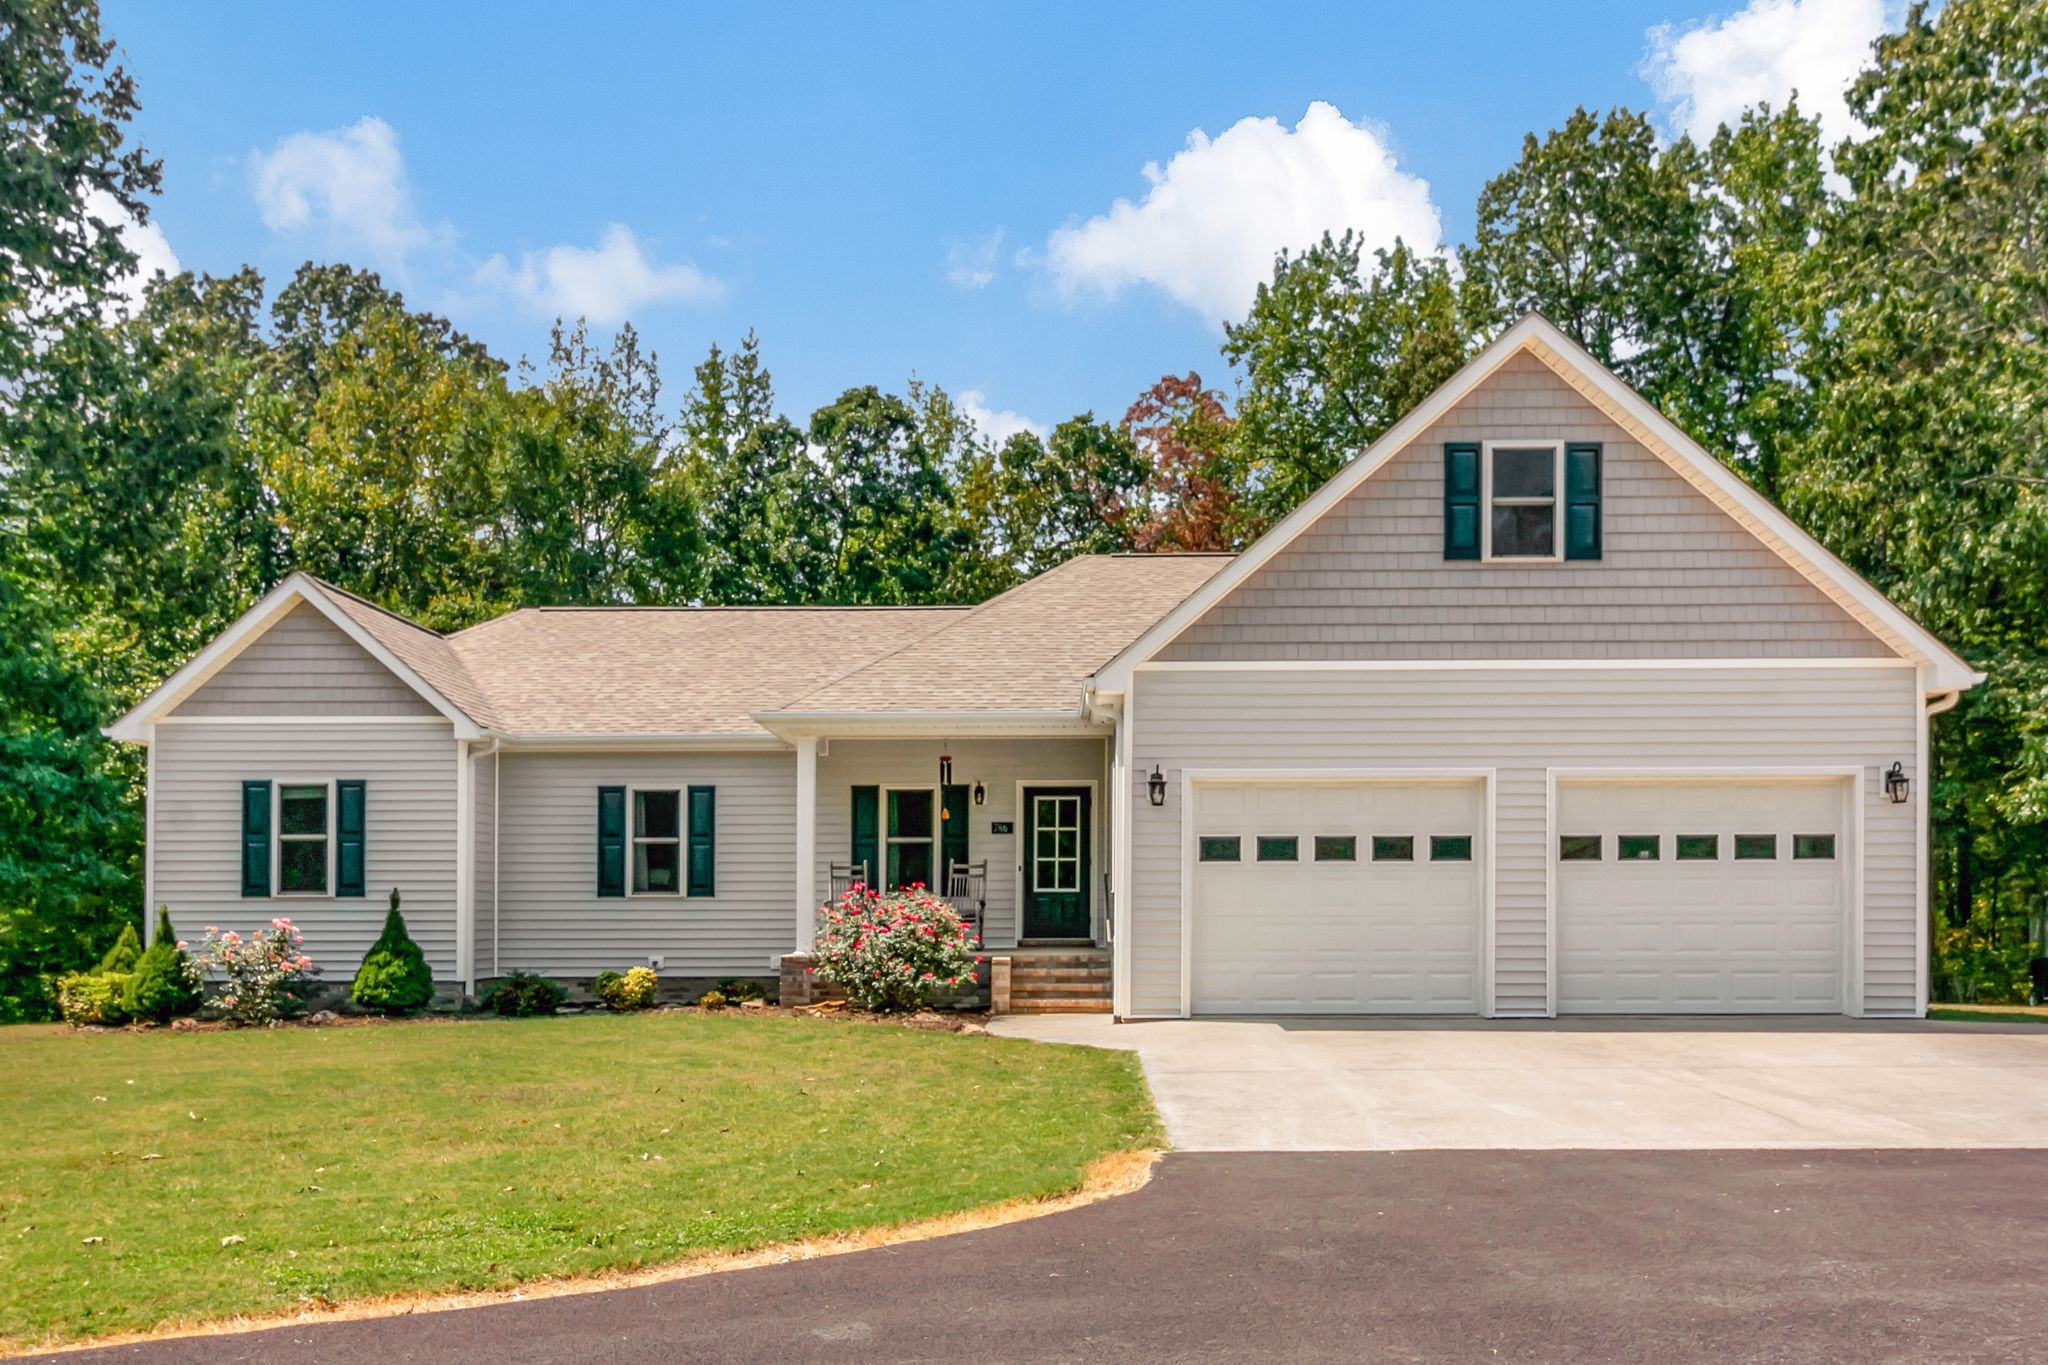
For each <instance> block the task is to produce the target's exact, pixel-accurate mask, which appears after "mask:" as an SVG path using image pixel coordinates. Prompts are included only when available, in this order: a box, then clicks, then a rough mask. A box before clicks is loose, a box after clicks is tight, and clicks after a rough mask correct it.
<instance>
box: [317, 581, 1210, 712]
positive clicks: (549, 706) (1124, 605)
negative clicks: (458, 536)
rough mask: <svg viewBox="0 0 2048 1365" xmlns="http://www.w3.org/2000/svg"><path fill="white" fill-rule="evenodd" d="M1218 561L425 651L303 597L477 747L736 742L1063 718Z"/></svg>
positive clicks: (648, 620) (632, 616)
mask: <svg viewBox="0 0 2048 1365" xmlns="http://www.w3.org/2000/svg"><path fill="white" fill-rule="evenodd" d="M1229 558H1230V557H1229V556H1228V555H1086V556H1082V557H1080V558H1078V559H1072V560H1069V561H1067V562H1066V563H1065V564H1062V565H1061V566H1059V567H1058V568H1056V569H1053V570H1051V571H1049V572H1047V573H1043V574H1040V575H1039V576H1038V577H1037V578H1034V579H1032V580H1031V581H1030V582H1028V583H1023V584H1020V585H1019V586H1017V587H1015V588H1012V589H1011V590H1010V591H1008V592H1006V593H1004V594H1002V595H1001V596H1000V597H995V598H991V599H990V600H989V601H987V602H983V603H982V604H981V605H979V606H975V607H529V608H526V609H524V610H521V611H515V612H512V613H510V614H509V615H506V616H500V617H498V618H496V619H495V620H491V621H486V622H484V623H483V624H481V625H477V626H472V627H470V628H469V629H468V630H464V631H459V632H457V633H455V634H453V635H445V636H444V635H438V634H436V633H435V632H433V631H431V630H428V629H426V628H425V627H423V626H418V625H415V624H413V623H412V622H410V621H408V620H406V619H405V618H403V617H401V616H397V615H394V614H393V613H391V612H388V611H386V610H384V609H383V608H382V607H379V606H377V605H375V604H374V603H371V602H367V601H365V600H363V599H362V598H360V597H357V596H355V595H354V594H353V593H349V592H344V591H343V590H342V589H340V588H337V587H335V586H333V585H332V584H330V583H322V582H320V581H319V580H317V579H315V580H313V582H314V585H315V586H316V587H317V588H318V589H319V590H320V591H321V592H323V593H325V594H326V595H327V597H328V599H329V600H330V601H332V602H333V603H334V605H335V606H337V607H338V608H340V609H341V610H342V611H343V612H345V613H346V614H347V615H348V617H349V618H350V619H351V620H352V621H354V622H355V623H356V624H357V625H359V626H361V627H362V628H363V630H364V631H365V632H367V633H368V634H369V635H370V636H371V637H372V638H373V639H375V640H376V641H377V642H378V643H379V644H381V645H382V646H384V647H385V648H386V649H388V650H389V651H390V652H391V653H392V654H393V655H395V656H396V657H397V658H398V659H399V660H400V661H401V662H402V663H404V664H405V665H406V666H407V667H408V668H410V669H412V670H413V672H415V673H417V674H418V675H419V676H420V677H421V678H422V679H423V680H424V681H425V682H426V683H427V684H428V685H429V686H430V687H432V688H434V689H435V690H436V691H438V692H440V693H441V695H442V696H444V697H446V698H447V699H448V700H449V701H451V702H453V703H454V704H455V705H456V706H457V707H459V708H460V709H461V710H462V711H463V712H465V713H466V714H467V715H468V716H469V717H470V719H472V720H474V721H475V722H476V723H477V724H478V725H480V726H482V727H484V728H485V729H489V730H496V731H500V732H502V733H505V734H510V735H586V736H593V735H750V736H761V735H765V734H766V733H767V731H766V730H765V729H764V728H763V727H762V726H761V724H760V723H759V722H757V721H756V720H754V716H756V715H758V714H763V713H768V712H777V711H785V712H888V711H916V712H924V711H959V712H989V711H1072V712H1075V713H1076V714H1078V713H1079V711H1080V706H1081V684H1082V682H1083V681H1084V680H1085V679H1086V678H1087V677H1088V675H1089V674H1090V673H1092V672H1094V671H1095V669H1097V668H1099V667H1100V666H1101V665H1102V664H1104V663H1106V662H1107V661H1108V660H1109V659H1111V658H1113V657H1115V655H1116V653H1117V651H1118V650H1121V649H1122V648H1123V647H1124V646H1126V645H1128V644H1129V643H1130V642H1131V641H1132V640H1135V639H1136V638H1137V637H1138V636H1139V635H1141V634H1142V633H1144V631H1145V628H1146V627H1148V626H1150V625H1151V624H1152V623H1153V622H1154V621H1156V620H1158V619H1159V618H1160V617H1161V616H1164V615H1165V614H1166V613H1167V612H1169V611H1171V610H1172V609H1173V608H1174V607H1175V606H1176V605H1178V604H1179V602H1180V601H1181V599H1182V598H1184V597H1186V596H1187V595H1188V594H1189V593H1191V592H1193V591H1194V590H1195V589H1196V588H1198V587H1200V586H1201V585H1202V584H1203V583H1205V582H1207V581H1208V579H1209V577H1210V576H1211V575H1212V574H1214V573H1215V572H1216V571H1217V570H1218V569H1220V568H1221V567H1222V566H1223V565H1224V564H1226V563H1227V562H1229Z"/></svg>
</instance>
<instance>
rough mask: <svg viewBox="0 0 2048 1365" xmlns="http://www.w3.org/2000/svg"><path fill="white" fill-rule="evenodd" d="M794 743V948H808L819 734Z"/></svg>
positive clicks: (813, 903) (814, 888)
mask: <svg viewBox="0 0 2048 1365" xmlns="http://www.w3.org/2000/svg"><path fill="white" fill-rule="evenodd" d="M794 743H795V744H796V951H797V952H800V953H801V952H805V951H808V950H809V948H810V946H811V940H812V938H813V937H814V936H815V930H816V928H817V918H816V917H817V913H818V737H817V736H816V735H804V736H801V737H799V738H798V739H796V740H795V741H794Z"/></svg>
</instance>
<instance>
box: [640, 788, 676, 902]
mask: <svg viewBox="0 0 2048 1365" xmlns="http://www.w3.org/2000/svg"><path fill="white" fill-rule="evenodd" d="M632 798H633V799H632V800H631V802H629V803H628V804H629V805H630V807H631V809H632V816H633V894H634V895H636V896H674V895H678V894H680V893H681V892H682V889H683V881H682V875H683V794H682V792H681V791H680V790H678V789H674V788H670V789H667V790H647V789H643V788H640V787H635V788H633V791H632Z"/></svg>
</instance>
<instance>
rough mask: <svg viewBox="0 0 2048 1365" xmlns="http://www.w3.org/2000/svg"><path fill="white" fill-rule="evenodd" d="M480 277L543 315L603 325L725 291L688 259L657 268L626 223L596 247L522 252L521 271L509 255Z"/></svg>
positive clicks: (493, 261) (486, 264) (609, 231)
mask: <svg viewBox="0 0 2048 1365" xmlns="http://www.w3.org/2000/svg"><path fill="white" fill-rule="evenodd" d="M476 279H477V283H478V284H480V285H482V286H484V287H485V288H487V289H492V290H495V291H499V292H503V293H507V294H510V295H512V296H513V297H515V298H518V299H521V300H523V301H525V302H526V303H527V304H528V305H530V306H531V307H533V308H536V309H538V310H540V311H542V312H545V313H552V314H555V315H557V316H561V317H585V318H589V319H590V320H591V321H592V322H595V323H599V324H609V323H615V322H622V321H624V320H625V319H626V318H627V317H628V316H629V315H631V314H632V313H633V312H634V311H635V310H636V309H640V308H644V307H646V306H648V305H649V304H655V303H670V302H679V303H696V302H701V301H703V300H706V299H713V298H716V297H718V295H719V294H720V293H722V292H723V291H724V288H725V286H724V284H723V283H722V282H721V281H719V280H717V279H715V278H713V277H712V276H710V275H707V274H705V273H704V272H703V271H701V270H699V269H698V268H697V267H696V266H694V265H692V264H691V263H690V262H688V261H678V262H676V263H675V264H673V265H656V264H655V263H654V262H653V261H650V260H649V259H648V258H647V253H646V252H645V251H643V250H642V249H641V246H640V239H639V238H637V237H635V236H634V235H633V230H632V229H631V228H629V227H627V226H626V225H625V224H623V223H613V224H611V225H610V226H608V227H607V228H605V230H604V236H603V237H602V238H601V239H600V240H599V241H598V244H597V246H595V247H581V246H567V245H564V246H552V247H549V248H547V249H546V250H545V251H528V252H523V253H521V255H520V257H519V264H518V266H517V267H516V268H515V267H514V266H513V265H512V264H511V262H510V261H508V260H507V259H506V258H505V257H504V256H502V255H499V256H493V257H491V258H490V259H489V260H488V261H485V262H484V263H483V265H482V266H481V267H479V268H478V270H477V272H476Z"/></svg>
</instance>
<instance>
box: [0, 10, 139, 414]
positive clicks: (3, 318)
mask: <svg viewBox="0 0 2048 1365" xmlns="http://www.w3.org/2000/svg"><path fill="white" fill-rule="evenodd" d="M113 58H114V43H113V40H112V39H111V38H109V37H107V36H106V35H105V34H104V33H102V32H101V30H100V16H99V6H98V5H96V4H94V3H92V0H7V3H6V4H5V5H0V111H4V117H0V126H4V128H5V134H4V135H5V137H6V154H5V156H0V387H5V388H7V389H10V390H11V389H13V388H14V386H15V385H16V384H17V383H18V382H19V381H20V380H21V379H22V377H23V376H24V375H25V374H27V372H28V371H30V370H31V369H33V368H34V356H35V351H36V349H37V348H38V345H39V344H40V343H41V342H43V341H46V340H47V339H48V338H49V337H50V336H53V335H60V334H62V333H63V332H64V331H65V330H66V329H68V328H69V327H72V326H75V325H76V324H77V323H79V322H80V321H83V320H87V319H90V318H92V317H94V316H95V315H96V314H97V313H98V310H99V309H100V307H101V306H102V305H103V304H104V302H105V300H106V299H107V298H108V296H109V295H110V294H112V292H113V291H114V289H115V287H116V285H117V282H118V281H119V280H120V279H121V278H122V277H123V276H125V275H127V274H128V273H129V272H130V271H132V270H133V269H134V268H135V253H134V252H132V251H131V250H129V249H128V247H127V246H126V245H125V244H124V243H123V242H122V241H121V237H120V233H119V231H118V229H119V227H120V224H121V221H122V220H123V219H124V218H126V219H130V220H133V221H134V222H137V223H141V222H144V221H146V220H147V219H148V217H149V198H150V196H151V195H153V194H155V193H156V190H157V187H158V185H159V184H160V183H161V181H162V179H163V166H162V163H161V162H158V161H155V160H153V159H152V158H151V157H150V156H149V154H148V153H147V152H146V151H144V150H143V149H142V148H141V147H135V146H127V145H126V140H127V131H128V130H127V125H128V123H129V121H130V120H131V119H133V118H134V117H135V113H136V110H137V109H138V107H139V104H138V101H137V99H136V92H135V81H134V80H133V78H131V77H130V76H129V75H128V73H127V71H126V70H125V69H123V68H122V67H120V66H117V65H111V64H110V63H112V61H113Z"/></svg>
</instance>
